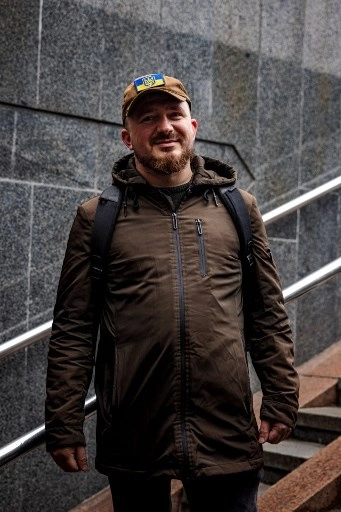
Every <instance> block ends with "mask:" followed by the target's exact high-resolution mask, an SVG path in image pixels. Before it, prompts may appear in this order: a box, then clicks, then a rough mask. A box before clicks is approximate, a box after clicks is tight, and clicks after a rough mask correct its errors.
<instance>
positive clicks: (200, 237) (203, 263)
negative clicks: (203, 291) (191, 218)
mask: <svg viewBox="0 0 341 512" xmlns="http://www.w3.org/2000/svg"><path fill="white" fill-rule="evenodd" d="M195 224H196V227H197V233H198V245H199V268H200V275H201V277H205V276H206V275H207V269H206V253H205V241H204V234H203V232H202V224H201V220H200V219H195Z"/></svg>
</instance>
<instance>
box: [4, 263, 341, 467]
mask: <svg viewBox="0 0 341 512" xmlns="http://www.w3.org/2000/svg"><path fill="white" fill-rule="evenodd" d="M340 271H341V258H338V259H336V260H334V261H333V262H331V263H329V264H328V265H326V266H324V267H322V268H321V269H320V270H318V271H317V272H313V273H312V274H309V275H308V276H306V277H304V278H303V279H301V280H300V281H298V282H297V283H295V284H293V285H292V286H289V287H288V288H286V289H285V290H283V296H284V301H285V302H286V303H288V302H290V301H292V300H294V299H297V298H298V297H300V296H301V295H304V294H305V293H307V292H308V291H310V290H312V289H313V288H315V287H317V286H319V285H321V284H322V283H324V282H326V281H328V280H329V279H331V278H332V277H333V276H335V275H336V274H337V273H338V272H340ZM95 412H96V396H92V397H91V398H89V399H88V400H86V402H85V417H86V418H89V417H91V416H93V415H94V414H95ZM44 442H45V427H44V425H40V426H39V427H37V428H35V429H34V430H31V431H30V432H28V433H27V434H25V435H23V436H21V437H19V438H17V439H15V440H14V441H12V442H11V443H9V444H7V445H6V446H4V447H3V448H1V449H0V468H2V467H3V466H5V465H7V464H9V463H10V462H11V461H13V460H15V459H17V458H18V457H20V456H22V455H25V454H26V453H28V452H30V451H32V450H33V449H35V448H38V446H40V445H42V444H43V443H44Z"/></svg>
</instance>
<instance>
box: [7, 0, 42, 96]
mask: <svg viewBox="0 0 341 512" xmlns="http://www.w3.org/2000/svg"><path fill="white" fill-rule="evenodd" d="M39 5H40V1H39V0H29V1H23V0H2V1H1V4H0V48H1V51H0V98H1V101H4V102H11V103H16V104H20V105H31V106H35V104H36V96H37V87H38V62H39Z"/></svg>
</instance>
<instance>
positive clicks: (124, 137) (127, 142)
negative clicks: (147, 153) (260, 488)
mask: <svg viewBox="0 0 341 512" xmlns="http://www.w3.org/2000/svg"><path fill="white" fill-rule="evenodd" d="M121 139H122V141H123V143H124V144H125V145H126V146H127V148H128V149H133V146H132V144H131V138H130V135H129V132H128V130H126V128H123V130H122V131H121Z"/></svg>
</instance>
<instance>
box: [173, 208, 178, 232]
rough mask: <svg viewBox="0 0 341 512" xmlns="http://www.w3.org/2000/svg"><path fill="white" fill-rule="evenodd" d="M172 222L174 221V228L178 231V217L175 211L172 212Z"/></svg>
mask: <svg viewBox="0 0 341 512" xmlns="http://www.w3.org/2000/svg"><path fill="white" fill-rule="evenodd" d="M172 223H173V229H174V231H176V230H177V229H178V217H177V215H176V213H175V212H173V213H172Z"/></svg>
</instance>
